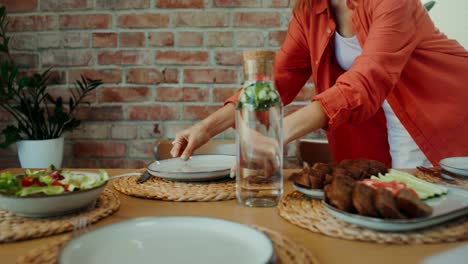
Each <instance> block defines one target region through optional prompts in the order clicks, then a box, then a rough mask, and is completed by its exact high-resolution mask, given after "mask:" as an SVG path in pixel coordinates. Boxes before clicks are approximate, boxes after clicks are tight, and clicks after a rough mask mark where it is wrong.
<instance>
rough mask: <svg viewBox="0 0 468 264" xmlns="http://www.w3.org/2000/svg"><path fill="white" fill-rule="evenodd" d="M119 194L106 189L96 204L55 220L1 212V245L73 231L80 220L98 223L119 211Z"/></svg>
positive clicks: (54, 218)
mask: <svg viewBox="0 0 468 264" xmlns="http://www.w3.org/2000/svg"><path fill="white" fill-rule="evenodd" d="M119 206H120V200H119V198H118V197H117V194H116V193H115V192H113V191H111V190H109V189H105V190H104V191H103V192H102V194H101V196H100V197H99V198H98V199H97V200H96V202H95V203H94V204H93V205H91V206H89V207H88V208H86V209H83V210H82V211H80V212H76V213H74V214H70V215H66V216H61V217H53V218H25V217H20V216H16V215H14V214H12V213H10V212H8V211H5V210H0V243H2V242H12V241H19V240H26V239H33V238H39V237H45V236H50V235H55V234H60V233H63V232H67V231H71V230H73V226H74V223H76V222H77V221H78V219H81V218H85V219H87V221H88V223H89V224H92V223H94V222H97V221H99V220H101V219H103V218H105V217H107V216H109V215H111V214H112V213H114V212H115V211H117V209H119Z"/></svg>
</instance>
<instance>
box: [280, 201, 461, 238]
mask: <svg viewBox="0 0 468 264" xmlns="http://www.w3.org/2000/svg"><path fill="white" fill-rule="evenodd" d="M278 210H279V214H280V216H282V217H283V218H285V219H286V220H288V221H289V222H291V223H293V224H295V225H297V226H299V227H302V228H305V229H308V230H310V231H312V232H316V233H321V234H325V235H327V236H331V237H337V238H343V239H348V240H358V241H367V242H374V243H381V244H431V243H443V242H454V241H462V240H468V217H464V218H460V219H457V220H455V221H452V222H449V223H447V224H442V225H439V226H436V227H432V228H429V229H425V230H424V229H423V230H416V231H412V232H404V233H391V232H379V231H376V230H371V229H367V228H363V227H359V226H356V225H354V224H350V223H347V222H344V221H341V220H339V219H337V218H335V217H334V216H332V215H331V214H329V213H328V212H327V211H326V209H325V208H324V207H323V205H322V201H319V200H312V199H309V198H307V197H306V196H305V195H304V194H302V193H300V192H292V193H289V194H288V195H286V196H285V197H284V199H283V200H282V201H281V203H280V204H279V206H278Z"/></svg>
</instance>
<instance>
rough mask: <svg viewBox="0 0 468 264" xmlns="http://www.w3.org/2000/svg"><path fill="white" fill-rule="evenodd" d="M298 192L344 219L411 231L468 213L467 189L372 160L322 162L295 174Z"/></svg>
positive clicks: (393, 229) (378, 226)
mask: <svg viewBox="0 0 468 264" xmlns="http://www.w3.org/2000/svg"><path fill="white" fill-rule="evenodd" d="M291 180H292V181H293V182H294V185H295V188H296V190H297V191H299V192H302V193H304V194H306V195H308V196H310V197H311V198H314V199H317V198H318V199H319V198H320V197H318V196H313V195H310V194H311V193H312V192H318V191H323V205H324V207H325V209H326V210H327V211H328V212H329V213H330V214H332V215H333V216H335V217H337V218H338V219H341V220H343V221H346V222H349V223H352V224H356V225H359V226H363V227H366V228H371V229H376V230H380V231H393V232H401V231H410V230H415V229H421V228H427V227H430V226H434V225H437V224H441V223H444V222H447V221H450V220H452V219H455V218H458V217H461V216H463V215H467V214H468V191H466V190H464V189H459V188H456V187H448V186H441V185H437V184H433V183H429V182H426V181H424V180H422V179H419V178H417V177H415V176H413V175H412V174H410V173H407V172H404V171H400V170H395V169H389V168H387V167H385V165H384V164H382V163H380V162H377V161H373V160H367V159H356V160H344V161H342V162H339V163H334V164H322V163H317V164H314V165H313V166H312V167H306V168H304V169H303V170H302V172H300V173H297V174H295V175H292V177H291Z"/></svg>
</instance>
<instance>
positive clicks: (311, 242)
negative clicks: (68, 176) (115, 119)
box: [0, 169, 466, 264]
mask: <svg viewBox="0 0 468 264" xmlns="http://www.w3.org/2000/svg"><path fill="white" fill-rule="evenodd" d="M80 170H81V169H80ZM10 171H13V170H10ZM88 171H93V170H88ZM94 171H95V170H94ZM107 171H108V173H109V175H117V174H121V173H127V172H131V170H126V169H111V170H107ZM292 171H293V170H286V171H285V175H288V174H290V173H291V172H292ZM290 191H292V185H291V184H290V183H289V182H288V183H286V184H285V193H288V192H290ZM116 192H117V191H116ZM119 198H120V199H121V206H120V209H119V210H118V211H117V212H116V213H115V214H113V215H112V216H110V217H107V218H105V219H103V220H101V221H99V222H98V223H96V224H94V225H93V227H91V229H92V228H95V227H101V226H104V225H108V224H110V223H114V222H119V221H124V220H128V219H131V218H137V217H144V216H209V217H217V218H223V219H228V220H234V221H237V222H241V223H245V224H254V225H258V226H264V227H267V228H270V229H273V230H276V231H277V232H280V233H282V234H284V235H286V236H288V237H289V238H290V239H291V240H293V241H295V242H297V243H300V244H302V245H304V246H305V247H306V248H308V249H310V250H311V251H312V252H313V253H314V254H315V256H316V257H317V258H318V260H319V261H320V263H346V264H351V263H359V264H361V263H380V264H383V263H420V262H421V261H422V260H423V259H424V258H425V257H427V256H430V255H432V254H436V253H439V252H442V251H445V250H448V249H450V248H454V247H457V246H461V245H463V244H466V242H465V243H463V242H459V243H444V244H435V245H380V244H374V243H365V242H356V241H348V240H342V239H336V238H331V237H327V236H325V235H321V234H317V233H312V232H310V231H308V230H305V229H302V228H299V227H297V226H295V225H293V224H290V223H289V222H287V221H286V220H284V219H283V218H282V217H280V216H279V215H278V213H277V210H276V208H247V207H243V206H241V205H239V204H238V203H237V202H236V201H235V200H232V201H223V202H164V201H156V200H146V199H139V198H133V197H129V196H126V195H122V194H120V193H119ZM54 238H55V237H54V236H52V237H46V238H40V239H34V240H28V241H22V242H16V243H5V244H0V262H1V263H5V264H6V263H14V262H15V260H16V258H17V257H18V256H20V255H22V254H24V253H26V252H28V251H29V250H31V249H33V248H35V247H38V246H41V245H44V243H48V242H51V241H53V240H54Z"/></svg>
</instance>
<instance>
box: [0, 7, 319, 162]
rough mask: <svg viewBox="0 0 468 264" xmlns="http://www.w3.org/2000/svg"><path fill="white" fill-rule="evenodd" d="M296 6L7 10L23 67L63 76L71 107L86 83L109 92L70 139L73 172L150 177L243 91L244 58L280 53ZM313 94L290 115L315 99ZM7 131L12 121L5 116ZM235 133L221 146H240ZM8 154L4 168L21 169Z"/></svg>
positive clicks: (60, 86) (306, 92)
mask: <svg viewBox="0 0 468 264" xmlns="http://www.w3.org/2000/svg"><path fill="white" fill-rule="evenodd" d="M288 2H289V1H288V0H132V1H124V0H0V4H2V5H6V6H7V9H8V12H9V13H10V16H9V19H10V25H9V31H10V35H12V36H13V40H12V49H13V51H14V53H15V58H16V61H17V63H18V64H19V65H22V66H23V67H24V68H25V70H27V71H33V70H35V69H40V70H44V69H46V68H48V67H53V69H54V78H53V85H52V86H51V88H52V89H51V91H52V92H53V93H54V94H61V95H65V97H67V96H68V95H67V90H68V89H69V87H70V84H71V83H73V82H74V80H75V79H76V78H78V77H79V75H80V74H82V73H84V74H86V75H87V76H88V77H90V78H99V79H102V80H103V81H104V83H105V85H103V86H102V87H101V88H100V89H98V90H97V92H96V93H95V94H94V95H93V96H92V97H91V98H89V102H90V105H89V106H85V107H82V108H81V109H80V111H79V113H78V117H79V118H80V119H82V120H83V121H84V122H83V123H82V125H81V126H80V128H79V129H78V130H76V131H75V132H73V133H69V134H67V135H66V139H67V140H66V149H65V164H64V165H65V166H72V167H142V166H144V164H145V163H147V162H148V161H151V160H152V146H153V143H154V141H155V139H157V138H172V137H173V136H174V134H175V132H176V131H178V130H180V129H183V128H186V127H188V126H190V125H191V124H193V123H194V122H196V121H197V120H200V119H202V118H204V117H206V116H207V115H208V114H209V113H211V112H213V111H214V110H216V109H217V108H218V107H219V106H221V105H222V102H223V100H225V99H226V98H227V97H229V96H230V95H231V94H232V93H233V92H234V91H236V89H237V88H238V87H239V84H240V83H241V82H242V80H243V77H242V68H241V59H242V58H241V51H242V50H245V49H254V48H267V49H272V50H277V49H278V47H279V45H280V44H281V43H282V41H283V39H284V36H285V29H286V28H287V25H288V21H289V18H290V15H291V11H290V8H288V4H289V3H288ZM312 93H313V85H311V84H308V85H307V86H306V87H304V88H303V90H302V91H301V93H300V94H299V95H298V97H297V98H296V101H295V102H294V103H293V105H291V106H289V107H288V108H287V112H290V111H292V110H294V109H297V108H298V107H299V106H300V105H303V104H305V103H306V102H307V100H308V99H309V98H310V97H311V95H312ZM0 121H1V122H2V124H3V125H4V124H6V123H7V122H8V121H9V117H8V116H7V115H5V114H4V113H3V114H1V113H0ZM233 136H234V133H233V131H232V130H229V131H226V132H225V133H223V134H221V135H220V136H219V138H233ZM18 164H19V163H18V161H17V159H16V149H15V147H14V146H12V147H11V148H9V149H6V150H1V149H0V167H8V166H18Z"/></svg>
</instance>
